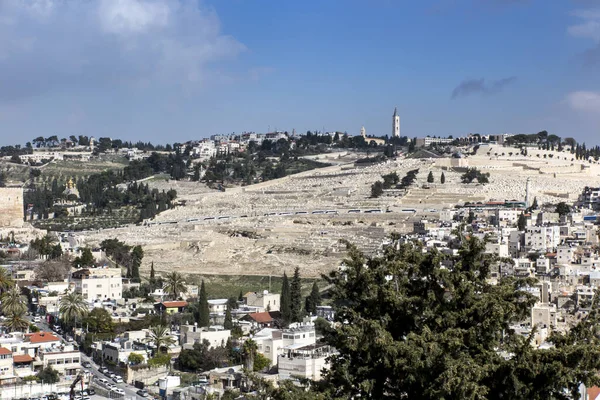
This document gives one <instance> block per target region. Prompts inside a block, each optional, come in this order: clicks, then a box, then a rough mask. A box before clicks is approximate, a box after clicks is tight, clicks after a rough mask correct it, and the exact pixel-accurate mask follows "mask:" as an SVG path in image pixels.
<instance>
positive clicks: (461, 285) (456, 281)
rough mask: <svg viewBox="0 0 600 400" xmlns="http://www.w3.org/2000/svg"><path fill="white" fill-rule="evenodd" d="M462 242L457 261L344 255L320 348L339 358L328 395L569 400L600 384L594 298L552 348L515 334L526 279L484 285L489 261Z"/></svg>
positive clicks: (406, 250) (402, 252) (405, 249)
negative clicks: (581, 388) (327, 347)
mask: <svg viewBox="0 0 600 400" xmlns="http://www.w3.org/2000/svg"><path fill="white" fill-rule="evenodd" d="M484 250H485V243H483V242H481V241H479V240H478V239H477V238H474V237H472V238H470V239H464V238H462V244H461V248H460V250H459V252H458V255H456V256H451V255H443V254H441V253H439V252H437V251H436V250H435V249H434V250H432V251H430V252H428V253H423V251H422V248H421V247H420V246H418V245H414V244H411V243H405V244H401V245H398V246H397V247H396V244H394V245H392V246H388V247H387V248H385V249H384V253H383V254H382V255H381V256H376V257H373V258H369V257H366V256H365V255H364V254H362V253H361V252H360V251H358V249H357V248H356V247H352V246H351V247H350V249H349V257H348V259H347V260H346V261H345V263H344V264H345V265H346V268H345V269H344V270H343V271H342V270H340V271H338V270H336V271H333V272H331V273H330V275H329V276H328V277H327V281H328V283H329V284H330V285H331V293H332V302H333V303H332V304H333V305H334V309H335V311H336V313H335V325H332V326H331V327H330V328H327V329H326V332H325V341H326V342H327V343H328V344H329V345H331V346H333V347H334V348H335V349H336V350H337V352H338V353H337V354H335V355H333V356H332V357H331V361H330V362H331V370H330V371H328V372H327V373H326V375H325V379H324V387H320V388H318V389H317V390H319V391H322V392H323V391H324V392H326V393H329V396H327V397H328V398H335V399H343V398H344V399H348V398H363V399H383V400H386V399H440V398H443V399H447V400H453V399H493V400H496V399H498V400H499V399H508V400H517V399H534V400H538V399H539V400H541V399H567V398H579V386H580V384H581V383H583V384H585V385H586V386H590V385H592V384H597V383H598V371H599V369H600V347H599V345H600V338H599V336H598V335H597V330H596V328H595V327H596V326H597V324H598V322H599V320H600V312H599V311H600V310H599V305H600V304H599V303H600V299H599V297H598V296H595V298H594V301H593V305H592V308H591V309H592V311H591V312H590V313H589V315H588V316H587V317H585V318H583V319H582V320H581V321H580V322H578V324H577V325H576V326H575V327H574V328H573V329H571V331H570V332H569V333H561V332H554V333H553V334H552V335H551V336H550V338H549V340H550V342H551V343H552V345H553V347H552V348H551V349H536V348H535V347H533V346H531V336H529V337H528V336H522V335H521V334H520V333H519V332H516V331H515V330H513V329H511V326H512V324H514V322H515V321H523V320H527V319H529V318H530V316H531V314H530V313H531V307H532V306H533V304H535V302H536V299H535V297H534V296H533V295H531V294H530V293H529V292H528V288H530V287H531V285H533V284H534V281H533V280H532V279H529V278H515V277H503V278H501V279H500V280H499V281H498V282H496V283H495V284H492V283H490V282H489V277H490V276H491V272H492V266H493V264H494V263H495V262H496V259H495V257H494V256H492V255H489V254H484Z"/></svg>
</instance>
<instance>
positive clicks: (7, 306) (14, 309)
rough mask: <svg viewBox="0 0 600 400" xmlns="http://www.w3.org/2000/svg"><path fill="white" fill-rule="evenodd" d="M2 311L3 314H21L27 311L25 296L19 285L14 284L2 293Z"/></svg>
mask: <svg viewBox="0 0 600 400" xmlns="http://www.w3.org/2000/svg"><path fill="white" fill-rule="evenodd" d="M1 298H2V312H3V313H4V315H5V316H11V315H23V314H25V312H26V311H27V298H26V297H25V296H23V294H22V293H21V289H20V288H19V286H17V285H14V286H13V287H12V288H10V289H8V290H7V291H5V292H4V293H3V294H2V297H1Z"/></svg>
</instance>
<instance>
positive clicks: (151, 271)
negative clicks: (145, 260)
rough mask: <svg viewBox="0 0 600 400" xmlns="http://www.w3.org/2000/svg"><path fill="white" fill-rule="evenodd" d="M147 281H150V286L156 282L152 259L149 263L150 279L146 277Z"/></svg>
mask: <svg viewBox="0 0 600 400" xmlns="http://www.w3.org/2000/svg"><path fill="white" fill-rule="evenodd" d="M148 281H149V282H150V286H154V285H155V284H156V272H155V271H154V261H152V264H150V279H148Z"/></svg>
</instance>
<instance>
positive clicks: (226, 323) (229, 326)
mask: <svg viewBox="0 0 600 400" xmlns="http://www.w3.org/2000/svg"><path fill="white" fill-rule="evenodd" d="M223 328H225V329H229V330H231V329H233V319H232V318H231V311H230V310H229V307H227V310H226V311H225V321H224V322H223Z"/></svg>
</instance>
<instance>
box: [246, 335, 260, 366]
mask: <svg viewBox="0 0 600 400" xmlns="http://www.w3.org/2000/svg"><path fill="white" fill-rule="evenodd" d="M257 350H258V346H257V345H256V342H255V341H254V340H252V339H248V340H246V341H245V342H244V345H243V346H242V354H243V355H244V360H245V361H246V362H245V364H246V365H245V367H246V369H247V370H248V371H253V370H254V357H255V356H256V351H257Z"/></svg>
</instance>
